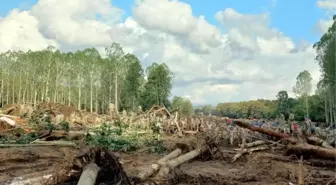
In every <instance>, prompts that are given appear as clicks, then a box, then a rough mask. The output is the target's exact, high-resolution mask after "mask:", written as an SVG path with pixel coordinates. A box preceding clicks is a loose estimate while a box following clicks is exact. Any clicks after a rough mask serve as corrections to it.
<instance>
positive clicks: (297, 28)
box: [0, 0, 325, 43]
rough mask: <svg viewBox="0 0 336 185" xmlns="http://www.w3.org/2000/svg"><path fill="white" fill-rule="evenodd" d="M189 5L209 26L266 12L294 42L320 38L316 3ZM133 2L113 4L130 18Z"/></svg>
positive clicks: (0, 12) (279, 0) (224, 0)
mask: <svg viewBox="0 0 336 185" xmlns="http://www.w3.org/2000/svg"><path fill="white" fill-rule="evenodd" d="M183 1H184V2H187V3H188V4H190V5H191V6H192V8H193V12H194V14H195V15H197V16H199V15H204V16H205V17H206V19H207V20H208V21H209V22H210V23H212V24H218V23H217V22H216V20H215V18H214V14H215V13H216V12H217V11H219V10H223V9H224V8H233V9H235V10H237V11H238V12H240V13H243V14H258V13H264V12H269V13H270V15H271V26H272V27H275V28H277V29H279V30H280V31H281V32H283V33H284V34H285V35H286V36H289V37H291V38H292V39H293V40H294V41H302V40H307V41H309V42H311V43H312V42H315V41H316V40H317V39H318V38H319V36H320V35H319V34H318V33H317V32H316V31H314V29H313V28H314V25H315V24H316V23H317V22H318V20H320V19H322V18H325V14H324V12H323V10H322V9H319V8H318V7H317V6H316V0H211V1H208V2H211V3H205V1H204V0H183ZM36 2H37V0H7V1H5V0H3V1H2V2H1V5H0V16H2V17H4V16H6V15H7V14H8V12H9V11H10V10H11V9H13V8H20V9H29V8H30V7H31V6H32V5H34V4H35V3H36ZM133 3H134V0H114V1H113V4H114V5H116V6H118V7H120V8H121V9H123V10H124V11H125V17H126V16H129V15H131V10H132V5H133Z"/></svg>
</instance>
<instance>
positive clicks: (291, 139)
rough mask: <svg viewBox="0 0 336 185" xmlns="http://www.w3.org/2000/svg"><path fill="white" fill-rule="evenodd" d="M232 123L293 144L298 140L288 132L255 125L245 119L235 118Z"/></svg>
mask: <svg viewBox="0 0 336 185" xmlns="http://www.w3.org/2000/svg"><path fill="white" fill-rule="evenodd" d="M234 123H235V124H236V125H238V126H240V127H243V128H247V129H249V130H252V131H256V132H259V133H262V134H266V135H269V136H272V137H275V138H277V139H281V140H286V141H289V142H290V143H293V144H295V143H297V142H298V140H297V139H296V138H294V137H292V136H291V135H289V134H285V133H279V132H276V131H274V130H271V129H266V128H260V127H255V126H253V125H251V124H250V123H249V122H248V121H245V120H241V119H235V120H234Z"/></svg>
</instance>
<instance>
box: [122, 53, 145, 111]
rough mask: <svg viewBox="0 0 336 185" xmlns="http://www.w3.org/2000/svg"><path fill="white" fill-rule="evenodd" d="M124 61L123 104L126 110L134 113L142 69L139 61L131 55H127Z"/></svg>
mask: <svg viewBox="0 0 336 185" xmlns="http://www.w3.org/2000/svg"><path fill="white" fill-rule="evenodd" d="M125 60H126V61H127V63H128V66H129V67H128V70H127V73H126V79H125V84H124V86H123V87H124V90H123V94H124V96H123V104H124V107H125V108H126V109H130V110H132V111H134V110H135V109H136V107H137V106H138V105H139V99H140V93H141V87H142V84H143V82H144V78H143V69H142V66H141V63H140V61H139V59H138V58H137V57H136V56H135V55H132V54H127V55H126V56H125Z"/></svg>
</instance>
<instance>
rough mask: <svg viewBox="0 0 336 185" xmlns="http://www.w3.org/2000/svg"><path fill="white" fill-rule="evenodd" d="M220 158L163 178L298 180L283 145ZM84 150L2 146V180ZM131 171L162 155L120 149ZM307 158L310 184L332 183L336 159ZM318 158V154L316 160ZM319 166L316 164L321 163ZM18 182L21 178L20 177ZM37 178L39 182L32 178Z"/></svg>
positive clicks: (45, 169) (257, 182) (54, 165)
mask: <svg viewBox="0 0 336 185" xmlns="http://www.w3.org/2000/svg"><path fill="white" fill-rule="evenodd" d="M225 151H226V152H222V153H223V155H222V156H221V157H220V159H216V160H214V159H211V160H204V159H200V158H199V159H196V160H194V161H191V162H189V163H186V164H183V165H182V166H180V167H179V168H178V169H176V170H175V171H174V173H173V174H172V175H171V177H170V179H169V180H168V181H161V183H162V184H177V185H190V184H195V185H196V184H198V185H200V184H204V185H215V184H216V185H217V184H218V185H220V184H223V185H224V184H226V185H234V184H235V185H288V184H289V182H291V183H293V184H297V182H296V181H297V177H298V166H299V165H298V160H297V159H296V158H295V157H293V156H292V157H291V156H284V155H283V153H282V152H279V151H274V152H272V151H269V152H259V153H257V152H256V153H253V154H250V155H248V156H244V157H242V158H240V159H239V160H238V161H236V162H235V163H233V164H232V163H231V162H230V160H231V158H232V156H233V155H234V154H235V151H234V150H233V149H232V148H231V149H230V148H226V149H225ZM79 152H80V151H79V150H77V149H73V148H60V147H22V148H1V149H0V184H10V183H12V184H13V185H14V184H15V183H13V182H15V181H17V180H18V179H19V178H20V177H21V179H29V178H39V177H42V176H45V177H47V175H50V174H53V173H55V171H58V170H60V168H61V166H62V165H63V164H64V163H69V162H70V160H71V159H72V158H73V157H74V156H75V155H76V154H77V153H79ZM115 154H116V155H117V156H119V157H120V162H121V164H122V165H123V168H124V170H125V172H126V173H127V175H128V176H129V177H131V176H136V175H137V174H138V173H139V172H140V171H143V170H146V169H148V168H149V167H150V166H151V163H152V162H154V161H156V160H158V159H159V158H160V157H161V156H160V155H153V154H148V153H144V152H134V153H131V154H130V153H128V154H125V153H115ZM311 161H313V162H314V159H309V160H308V159H306V160H304V165H303V171H304V178H305V184H306V185H308V184H311V185H313V184H315V185H326V184H328V183H329V185H332V184H336V181H335V168H334V166H333V164H335V163H334V162H330V161H319V162H318V163H316V162H314V164H315V166H313V165H312V162H311ZM315 161H316V160H315ZM316 165H317V166H319V167H317V166H316ZM16 184H19V183H16ZM31 184H38V183H36V182H35V183H31Z"/></svg>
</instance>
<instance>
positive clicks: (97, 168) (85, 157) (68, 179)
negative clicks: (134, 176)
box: [46, 148, 134, 185]
mask: <svg viewBox="0 0 336 185" xmlns="http://www.w3.org/2000/svg"><path fill="white" fill-rule="evenodd" d="M64 165H66V166H65V167H63V170H60V171H59V172H57V174H54V175H53V176H52V177H51V178H50V179H48V181H47V182H46V184H47V185H64V184H67V185H75V184H81V183H82V182H86V183H85V184H87V185H94V184H124V185H133V184H134V182H132V181H131V179H130V178H129V177H127V175H126V173H125V172H124V170H123V168H122V165H121V164H120V163H119V161H118V158H117V157H116V156H115V155H114V154H113V153H112V152H110V151H108V150H107V149H102V148H92V149H89V150H86V151H85V152H82V153H81V154H79V155H77V156H76V157H75V158H74V159H73V162H72V164H64ZM88 179H89V180H90V183H91V184H90V183H89V184H88ZM92 183H94V184H92Z"/></svg>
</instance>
